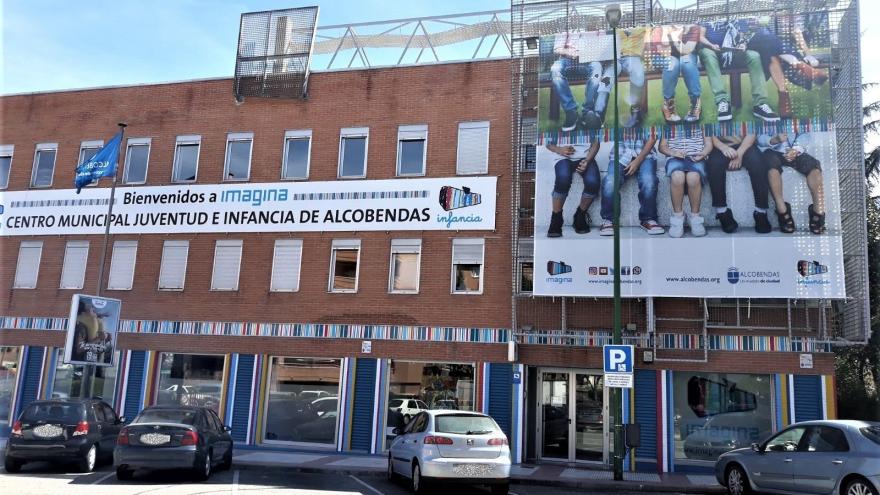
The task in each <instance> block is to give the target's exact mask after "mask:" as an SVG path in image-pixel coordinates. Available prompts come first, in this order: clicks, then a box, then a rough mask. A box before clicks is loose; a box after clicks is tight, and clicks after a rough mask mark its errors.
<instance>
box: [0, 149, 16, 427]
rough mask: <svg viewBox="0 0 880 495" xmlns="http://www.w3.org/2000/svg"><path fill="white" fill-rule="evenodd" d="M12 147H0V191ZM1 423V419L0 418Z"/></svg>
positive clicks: (9, 165) (6, 178) (5, 181)
mask: <svg viewBox="0 0 880 495" xmlns="http://www.w3.org/2000/svg"><path fill="white" fill-rule="evenodd" d="M14 151H15V146H14V145H11V144H10V145H0V189H6V188H7V187H9V174H10V172H11V171H12V154H13V152H14ZM0 421H2V417H0Z"/></svg>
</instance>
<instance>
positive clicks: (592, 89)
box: [534, 1, 846, 299]
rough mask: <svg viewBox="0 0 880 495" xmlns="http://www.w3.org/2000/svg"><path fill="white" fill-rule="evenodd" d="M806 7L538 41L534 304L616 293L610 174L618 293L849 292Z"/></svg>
mask: <svg viewBox="0 0 880 495" xmlns="http://www.w3.org/2000/svg"><path fill="white" fill-rule="evenodd" d="M818 3H821V4H822V5H824V1H823V2H818ZM818 3H817V6H815V7H816V8H815V9H813V10H811V11H810V12H809V13H805V12H794V11H791V10H785V11H780V12H778V13H776V14H775V15H772V16H760V17H745V16H743V17H741V18H724V19H718V20H713V19H703V18H701V19H700V20H696V19H695V20H694V22H693V23H692V24H666V25H651V26H636V27H627V28H619V29H617V30H616V39H615V32H612V31H604V30H600V31H596V30H594V31H574V30H573V31H568V32H561V33H558V34H556V35H554V36H548V37H543V38H541V39H540V40H539V52H540V56H539V61H540V64H539V71H540V74H539V76H540V77H539V92H538V120H537V126H538V129H537V130H538V132H537V142H536V161H535V194H534V198H535V200H534V201H535V205H534V212H535V234H534V236H535V251H534V253H535V254H534V257H535V258H534V261H535V266H536V267H537V271H538V273H539V275H536V276H535V281H534V293H535V294H537V295H548V296H561V295H569V296H611V295H612V294H613V281H614V275H615V264H614V247H613V246H614V243H613V238H614V235H615V225H614V224H615V218H616V217H615V196H616V194H615V173H614V172H615V166H614V163H616V164H617V167H618V170H619V174H617V175H618V178H617V182H618V184H619V189H618V190H619V193H620V194H619V196H618V197H619V198H620V201H619V210H618V211H619V225H618V227H619V236H620V242H621V244H620V253H621V254H620V263H619V266H620V268H619V270H620V277H621V294H622V295H623V296H624V297H643V296H667V297H731V298H735V297H766V298H828V299H833V298H844V297H845V296H846V294H845V288H844V275H843V247H842V232H841V213H840V212H841V208H840V191H839V179H838V167H837V153H836V146H835V141H836V133H835V129H834V125H833V122H832V121H831V108H832V102H831V91H830V86H831V83H830V82H829V59H830V46H831V39H830V34H829V33H830V29H829V15H828V12H827V11H825V10H824V7H821V6H819V5H818ZM596 27H599V26H596ZM615 47H616V53H615ZM615 59H616V60H617V62H616V63H615ZM615 103H616V104H615ZM615 110H616V112H615ZM615 114H616V115H615ZM615 122H617V124H615ZM615 131H616V132H615ZM615 137H616V138H617V139H615ZM615 146H617V150H618V151H617V153H616V154H615V151H614V150H615ZM615 156H616V157H617V159H614V158H615Z"/></svg>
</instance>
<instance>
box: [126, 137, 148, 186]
mask: <svg viewBox="0 0 880 495" xmlns="http://www.w3.org/2000/svg"><path fill="white" fill-rule="evenodd" d="M150 143H151V139H150V138H129V139H128V148H127V149H126V151H125V172H124V173H123V174H122V182H123V183H125V184H144V183H146V182H147V168H148V167H149V164H150Z"/></svg>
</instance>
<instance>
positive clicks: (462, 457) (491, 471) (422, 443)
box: [388, 410, 510, 495]
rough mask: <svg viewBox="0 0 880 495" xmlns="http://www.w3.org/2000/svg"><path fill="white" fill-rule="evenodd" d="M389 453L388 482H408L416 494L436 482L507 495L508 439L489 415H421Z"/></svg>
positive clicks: (400, 431)
mask: <svg viewBox="0 0 880 495" xmlns="http://www.w3.org/2000/svg"><path fill="white" fill-rule="evenodd" d="M395 434H397V435H398V436H397V437H396V438H395V439H394V441H393V442H392V443H391V449H390V451H389V452H388V478H389V479H394V478H396V477H397V476H403V477H405V478H408V479H409V480H410V481H411V483H412V489H413V492H415V493H417V494H420V493H424V492H425V488H426V485H427V484H430V483H432V482H439V481H443V482H452V483H455V482H458V483H468V484H474V485H489V486H490V487H491V490H492V495H506V494H507V492H508V488H509V485H510V447H509V445H508V442H507V437H506V436H505V435H504V432H503V431H501V428H499V427H498V424H497V423H496V422H495V420H494V419H492V418H490V417H489V416H486V415H483V414H479V413H473V412H467V411H449V410H430V411H422V412H420V413H418V414H416V415H415V416H414V417H413V418H412V421H410V422H409V423H408V424H407V425H406V427H404V428H403V429H400V428H396V429H395Z"/></svg>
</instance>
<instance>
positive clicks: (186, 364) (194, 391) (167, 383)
mask: <svg viewBox="0 0 880 495" xmlns="http://www.w3.org/2000/svg"><path fill="white" fill-rule="evenodd" d="M225 361H226V357H225V356H212V355H203V354H172V353H168V352H166V353H162V356H161V358H160V363H159V391H158V394H157V398H156V404H158V405H173V404H180V405H184V406H205V407H210V408H211V409H213V410H214V411H215V412H218V413H219V412H220V398H221V396H222V393H223V365H224V363H225Z"/></svg>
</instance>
